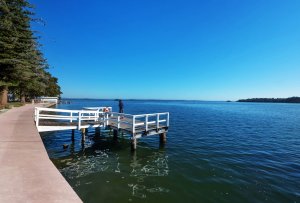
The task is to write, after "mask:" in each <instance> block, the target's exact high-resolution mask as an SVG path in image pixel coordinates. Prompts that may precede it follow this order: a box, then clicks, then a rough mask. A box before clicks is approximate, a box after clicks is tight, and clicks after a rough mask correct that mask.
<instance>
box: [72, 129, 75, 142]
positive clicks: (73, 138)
mask: <svg viewBox="0 0 300 203" xmlns="http://www.w3.org/2000/svg"><path fill="white" fill-rule="evenodd" d="M74 141H75V130H74V129H73V130H72V142H74Z"/></svg>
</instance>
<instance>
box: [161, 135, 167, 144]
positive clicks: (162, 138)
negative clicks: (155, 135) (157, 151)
mask: <svg viewBox="0 0 300 203" xmlns="http://www.w3.org/2000/svg"><path fill="white" fill-rule="evenodd" d="M159 141H160V143H162V144H164V143H166V142H167V133H165V132H164V133H160V134H159Z"/></svg>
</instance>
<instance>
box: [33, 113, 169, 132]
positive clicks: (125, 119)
mask: <svg viewBox="0 0 300 203" xmlns="http://www.w3.org/2000/svg"><path fill="white" fill-rule="evenodd" d="M87 108H98V107H87ZM99 108H100V107H99ZM99 108H98V110H66V109H52V108H42V107H36V108H35V113H34V120H35V122H36V126H37V127H39V122H40V120H41V119H44V120H66V121H69V122H70V123H72V122H73V121H77V122H78V123H76V125H77V127H78V129H81V128H82V127H83V126H84V127H83V128H85V127H86V126H87V123H86V122H84V121H95V122H98V121H100V123H102V125H104V126H109V125H110V124H111V123H115V124H114V125H116V126H114V127H117V128H118V129H120V128H122V127H123V128H124V127H126V128H128V127H129V128H131V132H132V134H133V136H135V133H136V132H137V131H138V132H141V131H145V132H147V131H148V130H149V129H150V130H153V129H156V130H157V131H158V130H159V129H161V128H168V127H169V112H163V113H151V114H137V115H132V114H125V113H117V112H101V110H100V109H99ZM105 108H109V107H105ZM53 113H58V114H53ZM89 123H90V122H89ZM76 125H75V126H76Z"/></svg>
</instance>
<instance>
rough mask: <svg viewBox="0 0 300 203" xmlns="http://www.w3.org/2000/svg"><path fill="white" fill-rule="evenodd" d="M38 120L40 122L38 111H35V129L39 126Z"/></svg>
mask: <svg viewBox="0 0 300 203" xmlns="http://www.w3.org/2000/svg"><path fill="white" fill-rule="evenodd" d="M39 120H40V110H39V109H37V111H36V121H35V125H36V127H38V126H39Z"/></svg>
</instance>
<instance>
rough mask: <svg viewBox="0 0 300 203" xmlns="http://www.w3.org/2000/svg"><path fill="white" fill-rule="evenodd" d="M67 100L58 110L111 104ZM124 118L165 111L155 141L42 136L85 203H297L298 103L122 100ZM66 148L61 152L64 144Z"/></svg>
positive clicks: (299, 197)
mask: <svg viewBox="0 0 300 203" xmlns="http://www.w3.org/2000/svg"><path fill="white" fill-rule="evenodd" d="M117 104H118V103H117V102H116V101H103V100H102V101H101V100H71V104H66V105H58V107H57V108H67V109H81V108H82V107H85V106H112V107H113V110H116V111H117V109H118V108H117ZM124 105H125V107H124V110H125V113H132V114H140V113H156V112H166V111H169V112H170V129H169V133H168V134H167V143H166V145H165V146H160V145H159V137H158V136H150V137H145V138H141V139H139V140H138V146H137V151H136V153H131V152H130V141H129V140H128V139H126V138H121V139H119V140H118V141H117V142H116V141H114V140H113V139H112V137H111V136H110V135H109V132H106V133H102V137H101V138H100V139H98V140H95V139H93V136H94V131H93V130H89V132H88V136H87V139H86V143H85V144H84V146H83V145H81V135H80V133H79V132H76V141H75V144H73V145H72V144H71V131H60V132H49V133H42V134H41V136H42V138H43V141H44V144H45V146H46V149H47V151H48V154H49V156H50V158H51V160H52V161H53V163H54V164H55V165H56V167H57V168H58V169H59V171H60V172H61V173H62V174H63V176H64V177H65V178H66V180H67V181H68V182H69V183H70V185H71V186H72V187H73V188H74V190H75V191H76V192H77V194H78V195H79V196H80V198H81V199H82V200H83V201H84V202H156V203H157V202H228V203H229V202H230V203H232V202H251V203H252V202H272V203H273V202H280V203H282V202H291V203H296V202H300V104H262V103H235V102H233V103H228V102H191V101H124ZM63 144H70V146H69V148H68V149H66V150H64V149H63V147H62V145H63Z"/></svg>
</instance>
